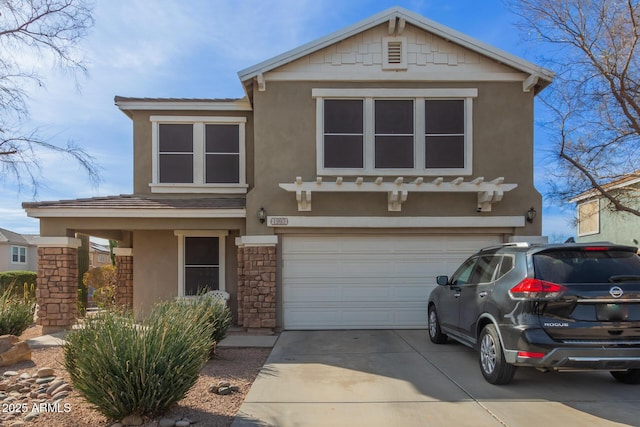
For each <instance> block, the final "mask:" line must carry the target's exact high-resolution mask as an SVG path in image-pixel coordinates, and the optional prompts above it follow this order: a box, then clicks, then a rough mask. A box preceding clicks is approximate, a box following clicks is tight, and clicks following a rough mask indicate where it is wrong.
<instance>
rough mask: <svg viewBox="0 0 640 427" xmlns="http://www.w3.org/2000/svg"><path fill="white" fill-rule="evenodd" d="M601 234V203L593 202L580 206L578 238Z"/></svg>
mask: <svg viewBox="0 0 640 427" xmlns="http://www.w3.org/2000/svg"><path fill="white" fill-rule="evenodd" d="M599 232H600V201H599V200H591V201H588V202H585V203H581V204H579V205H578V236H588V235H589V234H597V233H599Z"/></svg>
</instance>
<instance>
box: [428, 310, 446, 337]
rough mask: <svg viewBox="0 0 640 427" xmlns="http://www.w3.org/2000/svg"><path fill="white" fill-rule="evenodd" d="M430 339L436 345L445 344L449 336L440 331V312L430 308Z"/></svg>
mask: <svg viewBox="0 0 640 427" xmlns="http://www.w3.org/2000/svg"><path fill="white" fill-rule="evenodd" d="M429 339H430V340H431V342H432V343H435V344H445V343H446V342H447V339H448V337H447V334H444V333H442V330H440V321H439V320H438V312H437V311H436V307H435V306H433V305H431V306H429Z"/></svg>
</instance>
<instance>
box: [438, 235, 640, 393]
mask: <svg viewBox="0 0 640 427" xmlns="http://www.w3.org/2000/svg"><path fill="white" fill-rule="evenodd" d="M437 282H438V285H439V286H437V287H436V288H435V289H434V290H433V291H432V292H431V295H430V296H429V302H428V325H429V338H430V339H431V341H432V342H434V343H436V344H444V343H446V342H447V340H448V337H450V338H452V339H454V340H456V341H459V342H461V343H463V344H465V345H468V346H470V347H473V348H475V349H476V350H477V351H478V353H479V359H480V370H481V371H482V375H483V376H484V378H485V379H486V380H487V381H488V382H490V383H492V384H507V383H509V382H510V381H511V379H512V378H513V376H514V374H515V371H516V368H517V367H518V366H529V367H535V368H538V369H541V370H578V369H579V370H584V369H599V370H607V371H610V372H611V374H612V375H613V377H614V378H615V379H616V380H618V381H621V382H624V383H628V384H637V383H640V257H639V256H638V255H637V248H634V247H628V246H619V245H612V244H609V243H603V244H601V243H598V244H558V245H534V244H527V243H512V244H505V245H501V246H497V247H491V248H486V249H483V250H481V251H479V252H478V253H476V254H475V255H473V256H472V257H470V258H469V259H467V260H466V261H465V262H464V263H463V264H462V265H461V266H460V268H458V270H457V271H456V272H455V273H454V274H453V276H451V277H450V278H449V277H447V276H438V278H437Z"/></svg>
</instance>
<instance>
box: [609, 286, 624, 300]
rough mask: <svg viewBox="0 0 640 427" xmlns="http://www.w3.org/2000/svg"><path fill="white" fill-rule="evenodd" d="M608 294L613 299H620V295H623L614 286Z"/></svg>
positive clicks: (618, 288)
mask: <svg viewBox="0 0 640 427" xmlns="http://www.w3.org/2000/svg"><path fill="white" fill-rule="evenodd" d="M609 293H610V294H611V296H612V297H614V298H620V297H621V296H622V294H624V292H622V289H621V288H620V287H619V286H614V287H613V288H611V289H609Z"/></svg>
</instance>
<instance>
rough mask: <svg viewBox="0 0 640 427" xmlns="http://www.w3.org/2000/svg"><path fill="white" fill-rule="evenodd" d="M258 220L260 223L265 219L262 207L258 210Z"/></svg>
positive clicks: (265, 213)
mask: <svg viewBox="0 0 640 427" xmlns="http://www.w3.org/2000/svg"><path fill="white" fill-rule="evenodd" d="M258 220H260V224H264V222H265V221H266V220H267V211H265V210H264V208H260V209H259V210H258Z"/></svg>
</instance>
